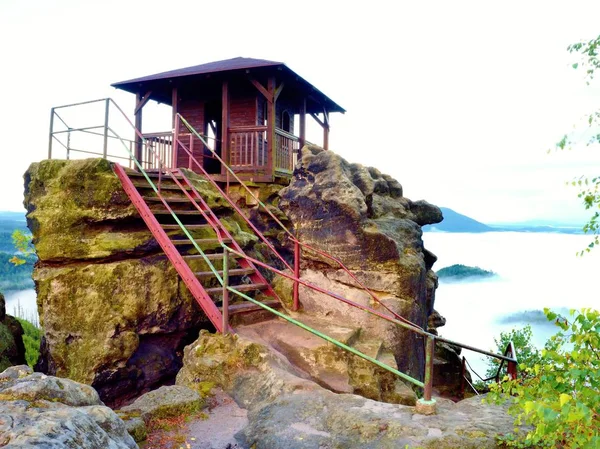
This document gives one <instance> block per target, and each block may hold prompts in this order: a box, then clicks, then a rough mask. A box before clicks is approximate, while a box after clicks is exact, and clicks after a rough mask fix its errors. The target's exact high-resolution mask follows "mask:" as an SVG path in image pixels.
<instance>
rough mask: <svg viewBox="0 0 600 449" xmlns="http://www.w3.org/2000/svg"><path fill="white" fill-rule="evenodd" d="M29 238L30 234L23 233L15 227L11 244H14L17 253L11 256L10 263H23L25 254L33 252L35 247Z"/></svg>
mask: <svg viewBox="0 0 600 449" xmlns="http://www.w3.org/2000/svg"><path fill="white" fill-rule="evenodd" d="M31 239H32V236H31V234H29V233H25V232H23V231H21V230H20V229H16V230H15V231H14V232H13V233H12V241H13V245H15V248H16V249H17V251H18V252H19V255H15V256H13V258H12V259H11V260H10V261H11V263H13V264H15V265H23V264H24V263H25V262H26V261H27V260H26V258H27V256H31V255H33V254H35V248H34V247H33V243H32V241H31Z"/></svg>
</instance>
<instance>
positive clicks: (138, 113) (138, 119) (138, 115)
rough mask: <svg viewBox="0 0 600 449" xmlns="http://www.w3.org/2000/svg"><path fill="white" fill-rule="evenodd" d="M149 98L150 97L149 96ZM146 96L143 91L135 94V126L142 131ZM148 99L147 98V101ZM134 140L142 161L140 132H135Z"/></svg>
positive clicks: (137, 153)
mask: <svg viewBox="0 0 600 449" xmlns="http://www.w3.org/2000/svg"><path fill="white" fill-rule="evenodd" d="M148 98H149V97H148ZM143 99H144V97H143V96H142V93H141V92H137V93H136V94H135V111H134V114H135V128H136V129H137V130H138V131H139V133H140V134H141V133H142V108H143V107H144V104H145V102H144V101H143ZM147 101H148V100H146V102H147ZM133 140H134V141H135V158H136V159H137V160H138V161H139V162H140V163H142V166H143V161H142V138H141V137H140V135H139V134H138V133H134V137H133Z"/></svg>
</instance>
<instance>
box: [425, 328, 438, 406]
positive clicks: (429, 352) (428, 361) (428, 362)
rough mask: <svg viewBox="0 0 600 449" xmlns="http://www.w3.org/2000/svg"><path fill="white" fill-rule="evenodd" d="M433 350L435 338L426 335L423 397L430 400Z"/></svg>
mask: <svg viewBox="0 0 600 449" xmlns="http://www.w3.org/2000/svg"><path fill="white" fill-rule="evenodd" d="M434 350H435V338H434V337H433V336H429V335H428V336H427V344H426V346H425V381H424V383H425V392H424V393H423V399H425V400H426V401H431V393H432V390H433V354H434Z"/></svg>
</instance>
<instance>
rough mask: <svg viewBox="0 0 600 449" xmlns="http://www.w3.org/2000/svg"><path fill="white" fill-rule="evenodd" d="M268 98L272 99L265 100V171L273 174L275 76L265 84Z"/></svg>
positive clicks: (274, 150)
mask: <svg viewBox="0 0 600 449" xmlns="http://www.w3.org/2000/svg"><path fill="white" fill-rule="evenodd" d="M267 90H268V91H269V95H270V98H272V99H273V101H267V172H268V173H269V175H271V176H273V175H274V174H275V152H276V151H277V149H276V148H275V77H274V76H271V77H269V81H268V84H267Z"/></svg>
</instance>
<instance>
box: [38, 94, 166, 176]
mask: <svg viewBox="0 0 600 449" xmlns="http://www.w3.org/2000/svg"><path fill="white" fill-rule="evenodd" d="M82 106H88V107H91V108H93V107H95V106H100V107H102V108H103V121H102V123H92V124H86V125H82V126H70V124H68V123H67V122H71V123H72V122H77V124H80V123H83V122H84V121H86V120H87V119H88V116H86V114H77V116H76V117H71V119H65V118H64V115H63V114H69V110H70V108H75V107H82ZM113 110H116V111H117V112H119V113H120V114H122V115H123V117H125V118H126V119H127V116H126V115H125V114H124V113H123V111H122V110H121V108H120V107H119V106H118V105H117V104H116V103H115V102H114V100H113V99H112V98H100V99H98V100H91V101H83V102H79V103H72V104H66V105H62V106H55V107H53V108H52V109H51V110H50V130H49V136H48V159H52V157H53V156H54V155H55V148H54V145H55V144H58V145H60V147H62V148H63V149H64V150H65V159H72V158H73V156H74V155H77V154H81V155H91V156H101V157H102V158H104V159H110V160H113V161H118V162H121V163H122V162H124V161H127V166H128V167H129V168H133V167H134V166H135V164H134V160H133V158H134V156H133V155H134V154H135V149H136V148H139V150H140V152H141V154H142V157H141V158H139V162H140V163H141V165H142V166H143V167H144V168H146V169H158V168H159V166H158V165H157V164H158V163H159V162H158V160H157V159H156V158H154V157H152V154H153V153H154V152H155V151H156V152H158V153H162V155H163V158H162V159H161V160H162V161H166V164H167V165H170V164H171V160H172V156H171V158H169V154H172V137H171V138H170V142H171V143H169V138H168V137H167V136H166V134H167V133H153V134H148V135H147V136H148V138H145V137H143V136H142V134H141V133H140V134H139V136H137V138H138V139H139V140H138V141H134V140H130V139H125V138H123V137H120V136H119V134H118V133H117V131H116V130H115V129H114V128H113V127H112V126H110V124H109V119H110V117H112V116H113V113H114V111H113ZM111 111H112V112H113V113H111ZM59 112H60V113H59ZM127 120H128V121H129V119H127ZM98 138H101V139H102V145H101V148H102V151H90V150H89V149H83V148H82V146H87V145H92V146H93V144H92V143H91V142H93V141H97V140H98ZM92 139H93V140H92ZM114 143H116V144H118V145H117V146H116V147H115V145H113V144H114ZM119 143H121V144H123V147H124V148H123V147H122V146H121V145H120V144H119ZM169 147H170V148H171V149H169Z"/></svg>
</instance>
